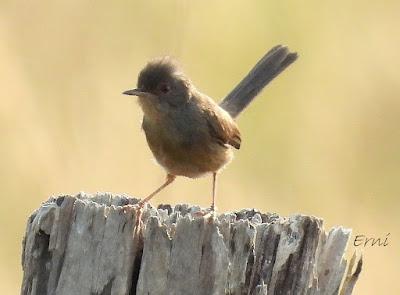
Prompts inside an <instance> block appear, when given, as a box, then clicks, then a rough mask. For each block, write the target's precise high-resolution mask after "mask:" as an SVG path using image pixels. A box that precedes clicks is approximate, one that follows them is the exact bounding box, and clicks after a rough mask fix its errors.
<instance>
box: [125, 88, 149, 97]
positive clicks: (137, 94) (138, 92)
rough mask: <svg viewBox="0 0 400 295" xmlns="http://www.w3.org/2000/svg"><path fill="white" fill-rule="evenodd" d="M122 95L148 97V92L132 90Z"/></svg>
mask: <svg viewBox="0 0 400 295" xmlns="http://www.w3.org/2000/svg"><path fill="white" fill-rule="evenodd" d="M122 94H126V95H135V96H146V95H148V93H147V92H144V91H141V90H140V89H132V90H127V91H124V92H122Z"/></svg>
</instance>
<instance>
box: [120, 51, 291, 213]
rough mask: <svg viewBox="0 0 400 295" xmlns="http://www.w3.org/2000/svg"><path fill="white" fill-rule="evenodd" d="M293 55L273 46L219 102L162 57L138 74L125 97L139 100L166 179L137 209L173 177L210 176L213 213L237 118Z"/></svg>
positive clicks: (237, 138) (235, 142)
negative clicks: (132, 87)
mask: <svg viewBox="0 0 400 295" xmlns="http://www.w3.org/2000/svg"><path fill="white" fill-rule="evenodd" d="M297 56H298V55H297V53H296V52H290V51H289V49H288V48H287V47H286V46H282V45H278V46H275V47H273V48H272V49H271V50H269V51H268V52H267V53H266V54H265V56H264V57H263V58H262V59H261V60H260V61H259V62H258V63H257V64H256V65H255V67H254V68H253V69H252V70H251V71H250V72H249V74H248V75H247V76H246V77H245V78H244V79H243V80H242V81H241V82H240V83H239V84H238V85H237V87H236V88H234V89H233V91H232V92H231V93H230V94H229V95H228V96H227V97H226V98H225V99H224V100H223V101H222V102H221V103H220V104H218V103H217V102H215V101H214V100H213V99H212V98H210V97H209V96H207V95H205V94H204V93H202V92H200V91H199V90H198V89H197V88H196V87H195V86H194V84H193V83H192V81H191V80H190V79H189V77H188V76H187V75H185V73H184V72H183V71H182V69H181V67H180V66H179V64H178V62H177V61H176V60H175V59H173V58H171V57H168V56H166V57H160V58H155V59H153V60H151V61H149V62H148V63H147V64H146V66H145V67H144V68H143V69H142V70H141V72H140V73H139V76H138V80H137V87H136V88H134V89H131V90H127V91H124V92H123V94H125V95H133V96H136V97H138V102H139V105H140V107H141V108H142V111H143V120H142V129H143V131H144V133H145V137H146V140H147V143H148V146H149V148H150V150H151V152H152V154H153V156H154V158H155V159H156V161H157V162H158V164H159V165H160V166H161V167H163V168H164V170H165V171H166V179H165V182H164V183H163V184H162V185H161V186H160V187H158V188H157V189H156V190H154V191H153V192H152V193H150V194H149V195H147V197H145V198H144V199H143V200H142V201H140V202H139V205H140V206H143V205H144V204H146V203H147V202H149V201H150V200H151V199H152V198H153V197H154V196H155V195H156V194H158V193H159V192H160V191H162V190H163V189H164V188H165V187H167V186H168V185H170V184H171V183H172V182H173V181H174V180H175V179H176V177H180V176H183V177H189V178H198V177H202V176H205V175H212V193H211V195H212V201H211V206H210V211H211V212H214V211H215V209H216V206H215V204H216V184H217V175H218V173H219V172H220V171H222V170H223V169H224V167H225V166H226V165H227V164H229V163H230V162H231V160H232V159H233V150H234V149H240V146H241V135H240V131H239V127H238V125H237V123H236V121H235V119H236V118H237V116H238V115H239V114H240V113H241V112H242V111H243V110H244V109H245V108H246V107H247V106H248V105H249V103H250V102H251V101H252V100H253V99H254V98H255V97H256V96H257V95H258V94H259V92H260V91H261V90H262V89H263V88H264V86H266V85H267V84H268V83H269V82H270V81H271V80H272V79H274V78H275V77H276V76H277V75H278V74H279V73H281V72H282V71H283V70H284V69H285V68H287V67H288V66H289V65H290V64H291V63H293V62H294V61H295V60H296V59H297Z"/></svg>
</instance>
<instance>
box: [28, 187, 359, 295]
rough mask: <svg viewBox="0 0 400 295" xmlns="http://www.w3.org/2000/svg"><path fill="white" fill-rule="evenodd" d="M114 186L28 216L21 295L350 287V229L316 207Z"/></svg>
mask: <svg viewBox="0 0 400 295" xmlns="http://www.w3.org/2000/svg"><path fill="white" fill-rule="evenodd" d="M137 201H138V200H137V199H130V198H128V197H126V196H113V195H111V194H97V195H94V196H89V195H85V194H83V193H82V194H79V195H77V196H75V197H72V196H60V197H57V198H51V199H49V200H48V201H47V202H46V203H44V204H43V205H42V206H41V207H40V208H39V209H38V210H36V211H35V212H34V213H33V214H32V216H30V218H29V220H28V224H27V228H26V235H25V238H24V241H23V253H22V266H23V271H24V276H23V283H22V290H21V294H24V295H25V294H26V295H27V294H32V295H44V294H57V295H67V294H80V295H86V294H87V295H93V294H98V295H100V294H102V295H106V294H116V295H125V294H126V295H128V294H150V295H157V294H163V295H165V294H174V295H180V294H185V295H190V294H193V295H195V294H196V295H197V294H204V295H206V294H207V295H208V294H351V292H352V289H353V287H354V285H355V283H356V280H357V278H358V275H359V273H360V271H361V265H362V260H361V259H356V257H355V255H353V257H352V259H351V260H350V262H348V261H347V260H346V259H345V258H344V253H345V250H346V245H347V241H348V239H349V236H350V232H351V231H350V230H348V229H345V228H342V227H337V228H333V229H331V230H330V231H329V232H326V231H325V230H324V229H323V226H322V220H321V219H319V218H316V217H313V216H304V215H294V216H291V217H289V218H283V217H280V216H278V215H277V214H271V213H266V214H264V213H261V212H258V211H257V210H254V209H251V210H249V209H244V210H241V211H237V212H231V213H219V214H217V215H216V216H214V217H213V216H201V215H200V214H198V213H197V214H196V212H198V211H199V210H200V208H199V207H196V206H190V205H186V204H184V205H177V206H175V207H174V208H172V207H171V206H170V205H160V206H159V207H158V208H157V209H156V208H153V207H151V206H149V205H147V206H146V207H145V208H144V209H143V210H142V211H140V210H138V208H137V206H133V204H135V203H137Z"/></svg>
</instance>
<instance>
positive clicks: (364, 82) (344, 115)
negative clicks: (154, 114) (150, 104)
mask: <svg viewBox="0 0 400 295" xmlns="http://www.w3.org/2000/svg"><path fill="white" fill-rule="evenodd" d="M399 11H400V2H399V1H390V0H386V1H377V0H372V1H360V0H355V1H344V0H339V1H317V0H310V1H307V2H298V1H261V0H260V1H246V2H243V1H239V0H234V1H229V5H228V4H227V2H226V1H154V0H153V1H129V2H128V1H125V2H113V3H111V2H110V1H102V0H99V1H49V0H44V1H34V2H32V1H9V0H2V1H1V2H0V40H1V42H0V81H1V82H0V83H1V90H0V91H1V99H0V130H1V144H0V163H1V168H0V179H1V185H0V198H1V207H0V224H1V227H0V233H1V237H2V241H1V245H0V263H1V264H0V280H1V283H0V293H1V294H18V293H19V288H20V283H21V277H22V271H21V262H20V256H21V240H22V238H23V235H24V231H25V222H26V220H27V218H28V216H29V215H30V214H31V212H32V211H34V210H35V209H36V208H38V207H39V206H40V204H41V202H43V201H45V200H47V199H48V198H49V197H50V196H51V195H58V194H76V193H78V192H79V191H85V192H88V193H95V192H97V191H101V192H104V191H107V192H113V193H127V194H130V195H132V196H139V197H143V196H145V195H146V194H148V193H149V192H151V191H152V190H153V189H154V188H156V187H157V186H158V185H160V184H161V183H162V181H163V180H164V172H163V170H162V169H161V168H160V167H158V166H157V165H156V164H155V161H154V160H153V159H152V155H151V153H150V151H149V149H148V147H147V144H146V141H145V138H144V134H143V132H142V131H141V128H140V123H141V117H142V113H141V110H140V108H139V106H138V105H137V103H136V101H135V99H134V98H132V97H127V96H123V95H121V92H122V91H123V90H126V89H130V88H132V87H134V86H135V84H136V77H137V74H138V72H139V71H140V69H141V68H142V67H143V66H144V65H145V63H146V62H147V61H148V60H149V59H151V58H153V57H156V56H159V55H165V54H167V55H172V56H174V57H176V58H177V59H178V60H179V61H180V63H181V64H182V66H183V68H184V69H185V71H186V73H187V74H188V75H189V76H190V77H191V79H192V80H193V82H194V83H195V85H196V86H197V87H198V88H199V89H200V90H201V91H203V92H205V93H207V94H208V95H210V96H211V97H213V98H215V99H216V100H220V99H222V98H223V97H224V96H225V95H226V94H227V93H228V92H229V91H230V90H231V89H232V88H233V87H234V86H235V85H236V83H238V82H239V81H240V79H241V78H242V77H243V76H244V75H245V74H246V73H247V72H248V70H250V68H251V67H252V66H253V65H254V64H255V63H256V62H257V61H258V59H259V58H261V56H262V55H263V54H265V52H266V51H267V50H269V49H270V48H271V47H273V46H274V45H276V44H281V43H283V44H286V45H288V46H289V47H290V48H291V49H292V50H295V51H297V52H298V53H299V55H300V58H299V60H298V61H297V62H296V63H295V64H294V65H293V66H291V67H290V68H289V69H288V70H286V71H285V72H284V73H283V74H282V75H280V76H279V77H278V78H277V79H276V80H274V81H273V82H272V83H271V84H270V85H269V86H268V88H267V89H266V90H265V91H264V92H263V93H262V94H261V95H260V96H259V97H258V99H257V100H256V101H255V102H254V103H253V104H252V105H251V106H250V107H249V108H248V109H247V110H246V111H245V112H244V113H243V114H242V115H241V116H240V118H239V119H238V123H239V126H240V128H241V133H242V148H241V149H240V151H237V152H236V157H235V160H234V161H233V162H232V163H231V165H230V166H229V167H228V169H226V170H225V171H224V172H223V173H222V175H221V176H220V179H219V188H218V199H217V206H218V208H219V210H220V211H226V210H234V209H239V208H243V207H254V208H258V209H260V210H262V211H273V212H278V213H280V214H282V215H289V214H293V213H304V214H312V215H316V216H319V217H322V218H324V220H325V227H326V228H329V227H331V226H335V225H343V226H346V227H350V228H352V229H353V239H354V236H355V235H356V234H363V235H366V236H368V237H375V238H378V237H382V238H385V237H386V235H387V234H388V233H390V235H389V246H387V247H377V246H375V247H367V248H358V250H362V251H363V255H364V260H365V261H364V262H365V263H364V270H363V272H362V274H361V277H360V280H359V282H358V284H357V285H356V289H355V292H354V294H400V287H399V284H398V283H396V282H395V279H396V278H398V276H399V270H398V265H399V263H400V257H399V256H400V247H399V242H400V241H399V233H400V230H399V227H400V218H399V215H398V214H399V209H400V202H399V196H400V81H399V74H398V71H399V69H400V59H399V51H400V31H399V28H400V18H399V14H398V13H399ZM210 200H211V177H207V178H202V179H198V180H190V179H184V178H180V179H178V180H177V181H176V182H175V183H174V185H172V186H171V187H169V188H167V189H166V190H165V191H164V192H162V193H161V194H160V195H158V196H157V197H156V198H155V199H154V201H153V204H157V203H167V202H168V203H172V204H175V203H180V202H189V203H194V204H199V205H201V206H209V204H210ZM352 248H353V247H352V246H351V247H350V250H351V251H353V249H352Z"/></svg>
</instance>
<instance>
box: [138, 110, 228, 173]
mask: <svg viewBox="0 0 400 295" xmlns="http://www.w3.org/2000/svg"><path fill="white" fill-rule="evenodd" d="M160 118H161V119H159V120H152V119H151V118H148V117H146V116H144V118H143V124H142V126H143V130H144V132H145V134H146V139H147V143H148V145H149V147H150V150H151V151H152V153H153V155H154V157H155V158H156V160H157V162H158V163H159V164H160V165H161V166H163V167H164V168H165V169H166V170H167V172H168V173H170V174H173V175H182V176H187V177H192V178H193V177H199V176H201V175H203V174H205V173H208V172H215V171H218V170H219V169H221V168H222V167H223V166H224V165H225V164H227V163H228V162H229V161H230V160H231V158H232V151H231V149H230V148H228V147H226V146H221V145H220V144H218V143H217V142H215V140H214V139H213V138H212V137H211V136H210V134H209V129H208V126H207V122H206V121H205V120H202V118H201V116H198V115H197V114H190V112H188V111H186V112H184V114H183V115H182V114H179V113H177V114H169V115H168V116H167V117H166V118H165V117H160Z"/></svg>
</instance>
